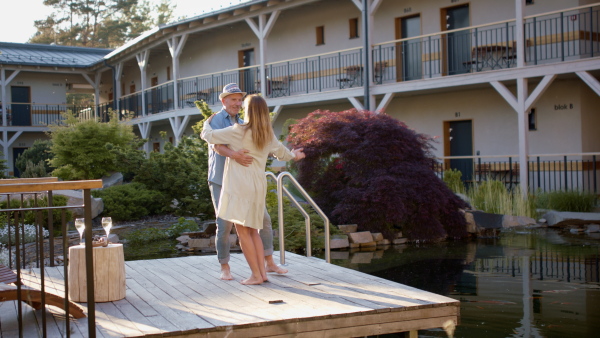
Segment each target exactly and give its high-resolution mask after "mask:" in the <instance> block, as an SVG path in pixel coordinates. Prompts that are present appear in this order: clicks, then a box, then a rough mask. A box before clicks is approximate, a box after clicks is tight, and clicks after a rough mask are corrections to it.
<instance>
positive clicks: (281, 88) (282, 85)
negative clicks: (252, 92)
mask: <svg viewBox="0 0 600 338" xmlns="http://www.w3.org/2000/svg"><path fill="white" fill-rule="evenodd" d="M291 80H292V77H291V76H284V77H282V78H281V80H271V92H272V95H273V97H280V96H286V95H288V93H289V89H290V81H291Z"/></svg>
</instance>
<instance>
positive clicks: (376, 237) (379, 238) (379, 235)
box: [372, 232, 383, 242]
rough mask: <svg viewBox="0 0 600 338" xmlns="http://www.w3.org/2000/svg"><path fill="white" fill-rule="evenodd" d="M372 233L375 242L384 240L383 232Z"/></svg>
mask: <svg viewBox="0 0 600 338" xmlns="http://www.w3.org/2000/svg"><path fill="white" fill-rule="evenodd" d="M372 235H373V240H374V241H375V242H379V241H382V240H383V234H382V233H381V232H373V233H372Z"/></svg>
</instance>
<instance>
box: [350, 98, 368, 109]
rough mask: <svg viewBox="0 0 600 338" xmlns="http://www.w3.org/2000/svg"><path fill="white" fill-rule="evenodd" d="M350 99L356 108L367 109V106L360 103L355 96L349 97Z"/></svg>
mask: <svg viewBox="0 0 600 338" xmlns="http://www.w3.org/2000/svg"><path fill="white" fill-rule="evenodd" d="M348 101H350V103H352V106H353V107H354V108H355V109H356V110H365V107H364V106H363V105H362V103H360V101H358V100H357V99H356V98H355V97H349V98H348Z"/></svg>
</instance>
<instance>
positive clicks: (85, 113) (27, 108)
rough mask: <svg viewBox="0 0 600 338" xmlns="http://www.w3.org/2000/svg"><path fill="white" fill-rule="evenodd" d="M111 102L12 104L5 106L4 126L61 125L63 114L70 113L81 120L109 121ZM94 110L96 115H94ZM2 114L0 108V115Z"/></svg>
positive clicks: (0, 108)
mask: <svg viewBox="0 0 600 338" xmlns="http://www.w3.org/2000/svg"><path fill="white" fill-rule="evenodd" d="M110 108H112V101H110V102H106V103H102V104H100V105H98V106H93V105H83V106H80V105H70V104H36V103H12V104H9V105H6V125H7V126H15V127H47V126H49V125H51V124H57V123H62V121H64V120H65V118H64V116H63V114H64V113H65V112H70V113H73V114H75V116H76V117H77V118H79V119H82V120H87V119H93V118H94V117H96V116H98V118H99V120H100V121H102V122H108V121H109V119H110V114H109V109H110ZM96 109H97V110H98V113H97V114H98V115H96ZM1 112H3V109H2V107H1V106H0V113H1Z"/></svg>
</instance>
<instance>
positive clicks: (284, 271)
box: [267, 264, 288, 275]
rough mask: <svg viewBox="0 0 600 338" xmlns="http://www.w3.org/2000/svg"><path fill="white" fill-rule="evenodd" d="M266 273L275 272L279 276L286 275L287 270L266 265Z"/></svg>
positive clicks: (274, 265)
mask: <svg viewBox="0 0 600 338" xmlns="http://www.w3.org/2000/svg"><path fill="white" fill-rule="evenodd" d="M267 272H275V273H278V274H280V275H282V274H284V273H287V272H288V270H287V269H286V268H283V267H281V266H279V265H276V264H267Z"/></svg>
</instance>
